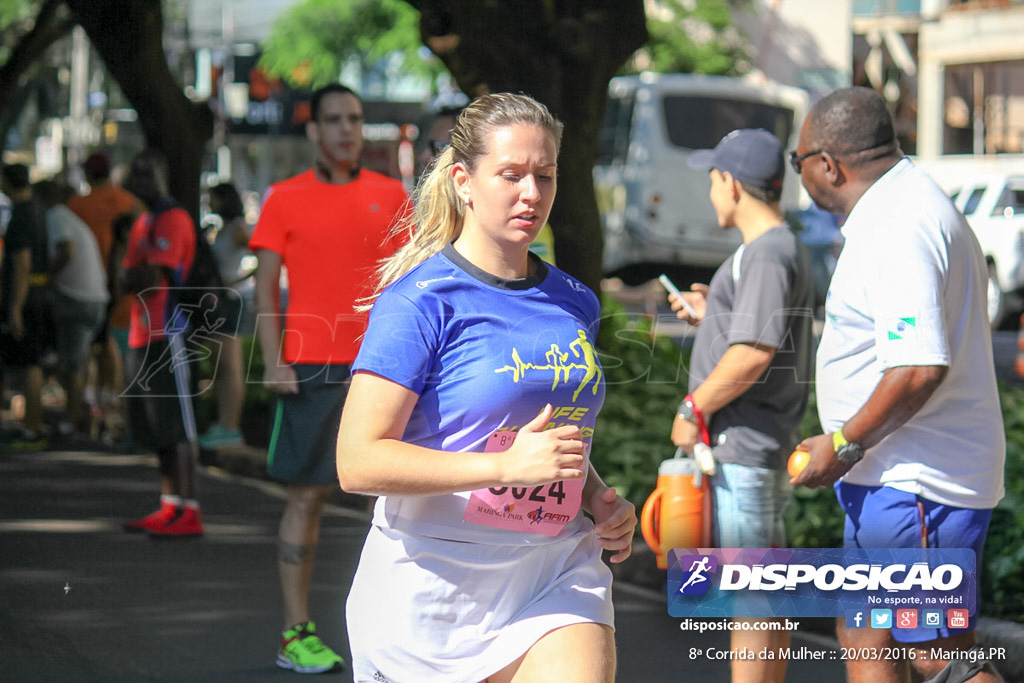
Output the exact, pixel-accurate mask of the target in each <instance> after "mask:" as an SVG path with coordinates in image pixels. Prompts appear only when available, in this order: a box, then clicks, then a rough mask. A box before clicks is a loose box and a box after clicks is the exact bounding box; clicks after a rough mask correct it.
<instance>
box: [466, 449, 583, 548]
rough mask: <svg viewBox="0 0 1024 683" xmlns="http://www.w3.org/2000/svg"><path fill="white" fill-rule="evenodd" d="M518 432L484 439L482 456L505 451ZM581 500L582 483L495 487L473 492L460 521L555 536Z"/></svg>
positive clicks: (577, 481)
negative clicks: (485, 440)
mask: <svg viewBox="0 0 1024 683" xmlns="http://www.w3.org/2000/svg"><path fill="white" fill-rule="evenodd" d="M517 433H518V432H512V431H501V432H495V433H494V434H491V435H490V437H488V438H487V445H486V446H485V447H484V452H485V453H495V452H499V451H507V450H508V449H509V447H510V446H511V445H512V442H513V441H515V438H516V434H517ZM582 501H583V481H582V480H580V479H574V480H572V481H554V482H551V483H548V484H541V485H539V486H522V487H518V486H499V487H495V488H487V489H479V490H477V491H473V493H472V494H471V495H470V497H469V503H468V504H467V505H466V512H465V513H464V514H463V515H462V519H463V520H465V521H467V522H473V523H474V524H483V525H485V526H492V527H495V528H498V529H508V530H509V531H525V532H527V533H532V534H544V535H545V536H557V535H558V534H559V532H561V531H562V527H564V526H565V525H566V524H567V523H569V522H570V521H572V520H573V519H575V518H576V515H577V513H578V512H579V510H580V505H581V504H582Z"/></svg>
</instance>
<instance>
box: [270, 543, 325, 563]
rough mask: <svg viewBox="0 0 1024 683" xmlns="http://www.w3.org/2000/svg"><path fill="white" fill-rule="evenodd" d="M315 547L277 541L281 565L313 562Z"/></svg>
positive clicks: (278, 558)
mask: <svg viewBox="0 0 1024 683" xmlns="http://www.w3.org/2000/svg"><path fill="white" fill-rule="evenodd" d="M315 550H316V546H315V545H298V544H295V543H288V542H287V541H282V540H281V539H278V540H277V560H278V562H280V563H281V564H305V563H307V562H312V561H313V553H314V551H315Z"/></svg>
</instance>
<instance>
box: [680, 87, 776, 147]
mask: <svg viewBox="0 0 1024 683" xmlns="http://www.w3.org/2000/svg"><path fill="white" fill-rule="evenodd" d="M664 107H665V122H666V124H667V126H668V139H669V141H670V142H671V143H672V144H673V145H675V146H676V147H683V148H686V149H711V148H712V147H714V146H715V145H717V144H718V141H719V140H721V139H722V138H723V137H725V136H726V135H727V134H728V133H731V132H732V131H734V130H736V129H737V128H764V129H765V130H767V131H769V132H770V133H774V134H775V137H777V138H778V139H780V140H783V141H786V140H789V139H790V135H791V134H792V132H793V111H792V110H791V109H788V108H786V107H781V106H776V105H771V104H767V103H765V102H755V101H750V100H742V99H732V98H723V97H715V96H693V95H667V96H666V97H665V99H664Z"/></svg>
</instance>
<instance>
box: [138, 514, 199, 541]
mask: <svg viewBox="0 0 1024 683" xmlns="http://www.w3.org/2000/svg"><path fill="white" fill-rule="evenodd" d="M147 531H148V532H149V535H150V536H152V537H153V538H194V537H196V536H202V535H203V513H202V512H200V510H199V509H198V508H190V507H185V506H180V507H177V508H175V510H174V514H173V515H172V516H171V518H170V519H168V520H166V521H165V522H164V523H162V524H158V525H156V526H153V527H151V528H149V529H147Z"/></svg>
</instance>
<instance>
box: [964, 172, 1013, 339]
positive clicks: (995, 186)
mask: <svg viewBox="0 0 1024 683" xmlns="http://www.w3.org/2000/svg"><path fill="white" fill-rule="evenodd" d="M950 196H952V197H953V203H955V204H956V208H958V209H960V211H961V212H962V213H963V214H964V216H966V217H967V222H968V223H970V224H971V228H972V229H973V230H974V234H975V235H977V237H978V243H979V244H981V250H982V251H983V252H984V254H985V260H986V261H987V262H988V318H989V322H991V323H992V327H994V328H995V327H999V326H1000V325H1001V324H1002V323H1003V321H1004V320H1005V318H1006V317H1007V316H1008V315H1010V314H1011V313H1015V312H1017V311H1019V310H1020V304H1021V295H1022V294H1024V169H1022V172H1021V173H1017V174H1011V173H998V174H989V175H975V176H970V177H968V178H965V179H964V180H963V183H962V184H961V185H960V186H959V187H956V188H952V191H951V192H950Z"/></svg>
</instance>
